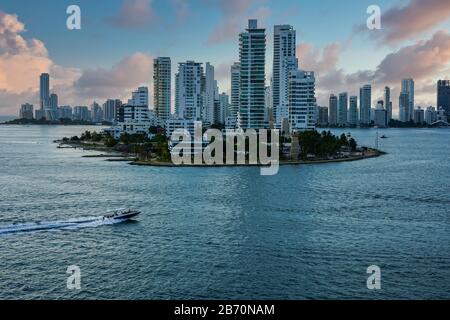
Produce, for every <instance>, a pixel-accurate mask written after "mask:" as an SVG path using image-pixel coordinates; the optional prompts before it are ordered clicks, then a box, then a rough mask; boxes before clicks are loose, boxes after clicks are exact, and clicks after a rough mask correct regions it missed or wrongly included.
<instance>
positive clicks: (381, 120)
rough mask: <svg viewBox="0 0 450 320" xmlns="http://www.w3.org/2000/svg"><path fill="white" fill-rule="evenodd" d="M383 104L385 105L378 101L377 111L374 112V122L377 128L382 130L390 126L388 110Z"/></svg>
mask: <svg viewBox="0 0 450 320" xmlns="http://www.w3.org/2000/svg"><path fill="white" fill-rule="evenodd" d="M383 103H384V102H383V101H378V103H377V106H376V107H375V110H374V111H373V113H374V118H373V121H374V123H375V125H376V126H378V127H381V128H384V127H387V125H388V122H387V118H388V117H387V110H386V109H385V108H384V106H383Z"/></svg>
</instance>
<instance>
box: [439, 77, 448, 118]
mask: <svg viewBox="0 0 450 320" xmlns="http://www.w3.org/2000/svg"><path fill="white" fill-rule="evenodd" d="M437 107H438V108H439V107H440V108H442V109H444V110H445V113H446V114H447V116H450V80H439V81H438V83H437Z"/></svg>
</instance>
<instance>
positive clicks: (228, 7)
mask: <svg viewBox="0 0 450 320" xmlns="http://www.w3.org/2000/svg"><path fill="white" fill-rule="evenodd" d="M217 2H218V5H219V8H220V11H221V12H222V15H223V19H222V21H221V22H220V23H219V25H217V26H216V27H215V28H214V30H213V31H212V33H211V34H210V36H209V38H208V44H210V45H211V44H217V43H222V42H226V41H229V40H235V39H237V36H238V34H239V32H241V31H242V30H243V29H244V26H245V25H246V20H247V18H249V17H251V18H258V19H259V20H264V19H266V18H267V17H268V16H269V15H270V9H269V8H268V7H265V6H260V7H258V8H257V9H256V10H254V11H252V10H251V9H252V7H253V6H254V5H257V4H262V3H264V1H262V0H218V1H217ZM259 23H261V22H259Z"/></svg>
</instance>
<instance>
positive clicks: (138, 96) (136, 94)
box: [128, 87, 149, 107]
mask: <svg viewBox="0 0 450 320" xmlns="http://www.w3.org/2000/svg"><path fill="white" fill-rule="evenodd" d="M128 104H129V105H131V106H136V107H149V100H148V88H147V87H139V88H138V89H137V90H136V91H133V93H132V94H131V99H130V100H128Z"/></svg>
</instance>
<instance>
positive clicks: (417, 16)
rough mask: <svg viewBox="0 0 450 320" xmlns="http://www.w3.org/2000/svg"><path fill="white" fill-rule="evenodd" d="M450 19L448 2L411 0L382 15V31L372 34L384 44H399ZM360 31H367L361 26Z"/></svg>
mask: <svg viewBox="0 0 450 320" xmlns="http://www.w3.org/2000/svg"><path fill="white" fill-rule="evenodd" d="M449 19H450V1H447V0H411V1H409V3H408V4H407V5H406V6H403V7H393V8H391V9H389V10H387V11H386V12H384V13H382V21H381V22H382V30H380V31H373V32H371V34H373V35H375V36H376V37H378V38H380V39H381V41H383V42H384V43H389V44H393V43H397V42H400V41H403V40H409V39H415V38H416V37H417V35H418V34H421V33H423V32H426V31H429V30H431V29H432V28H433V27H435V26H437V25H439V24H441V23H442V22H444V21H446V20H449ZM358 29H359V30H360V31H362V30H367V28H366V26H365V25H364V26H360V27H359V28H358Z"/></svg>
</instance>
